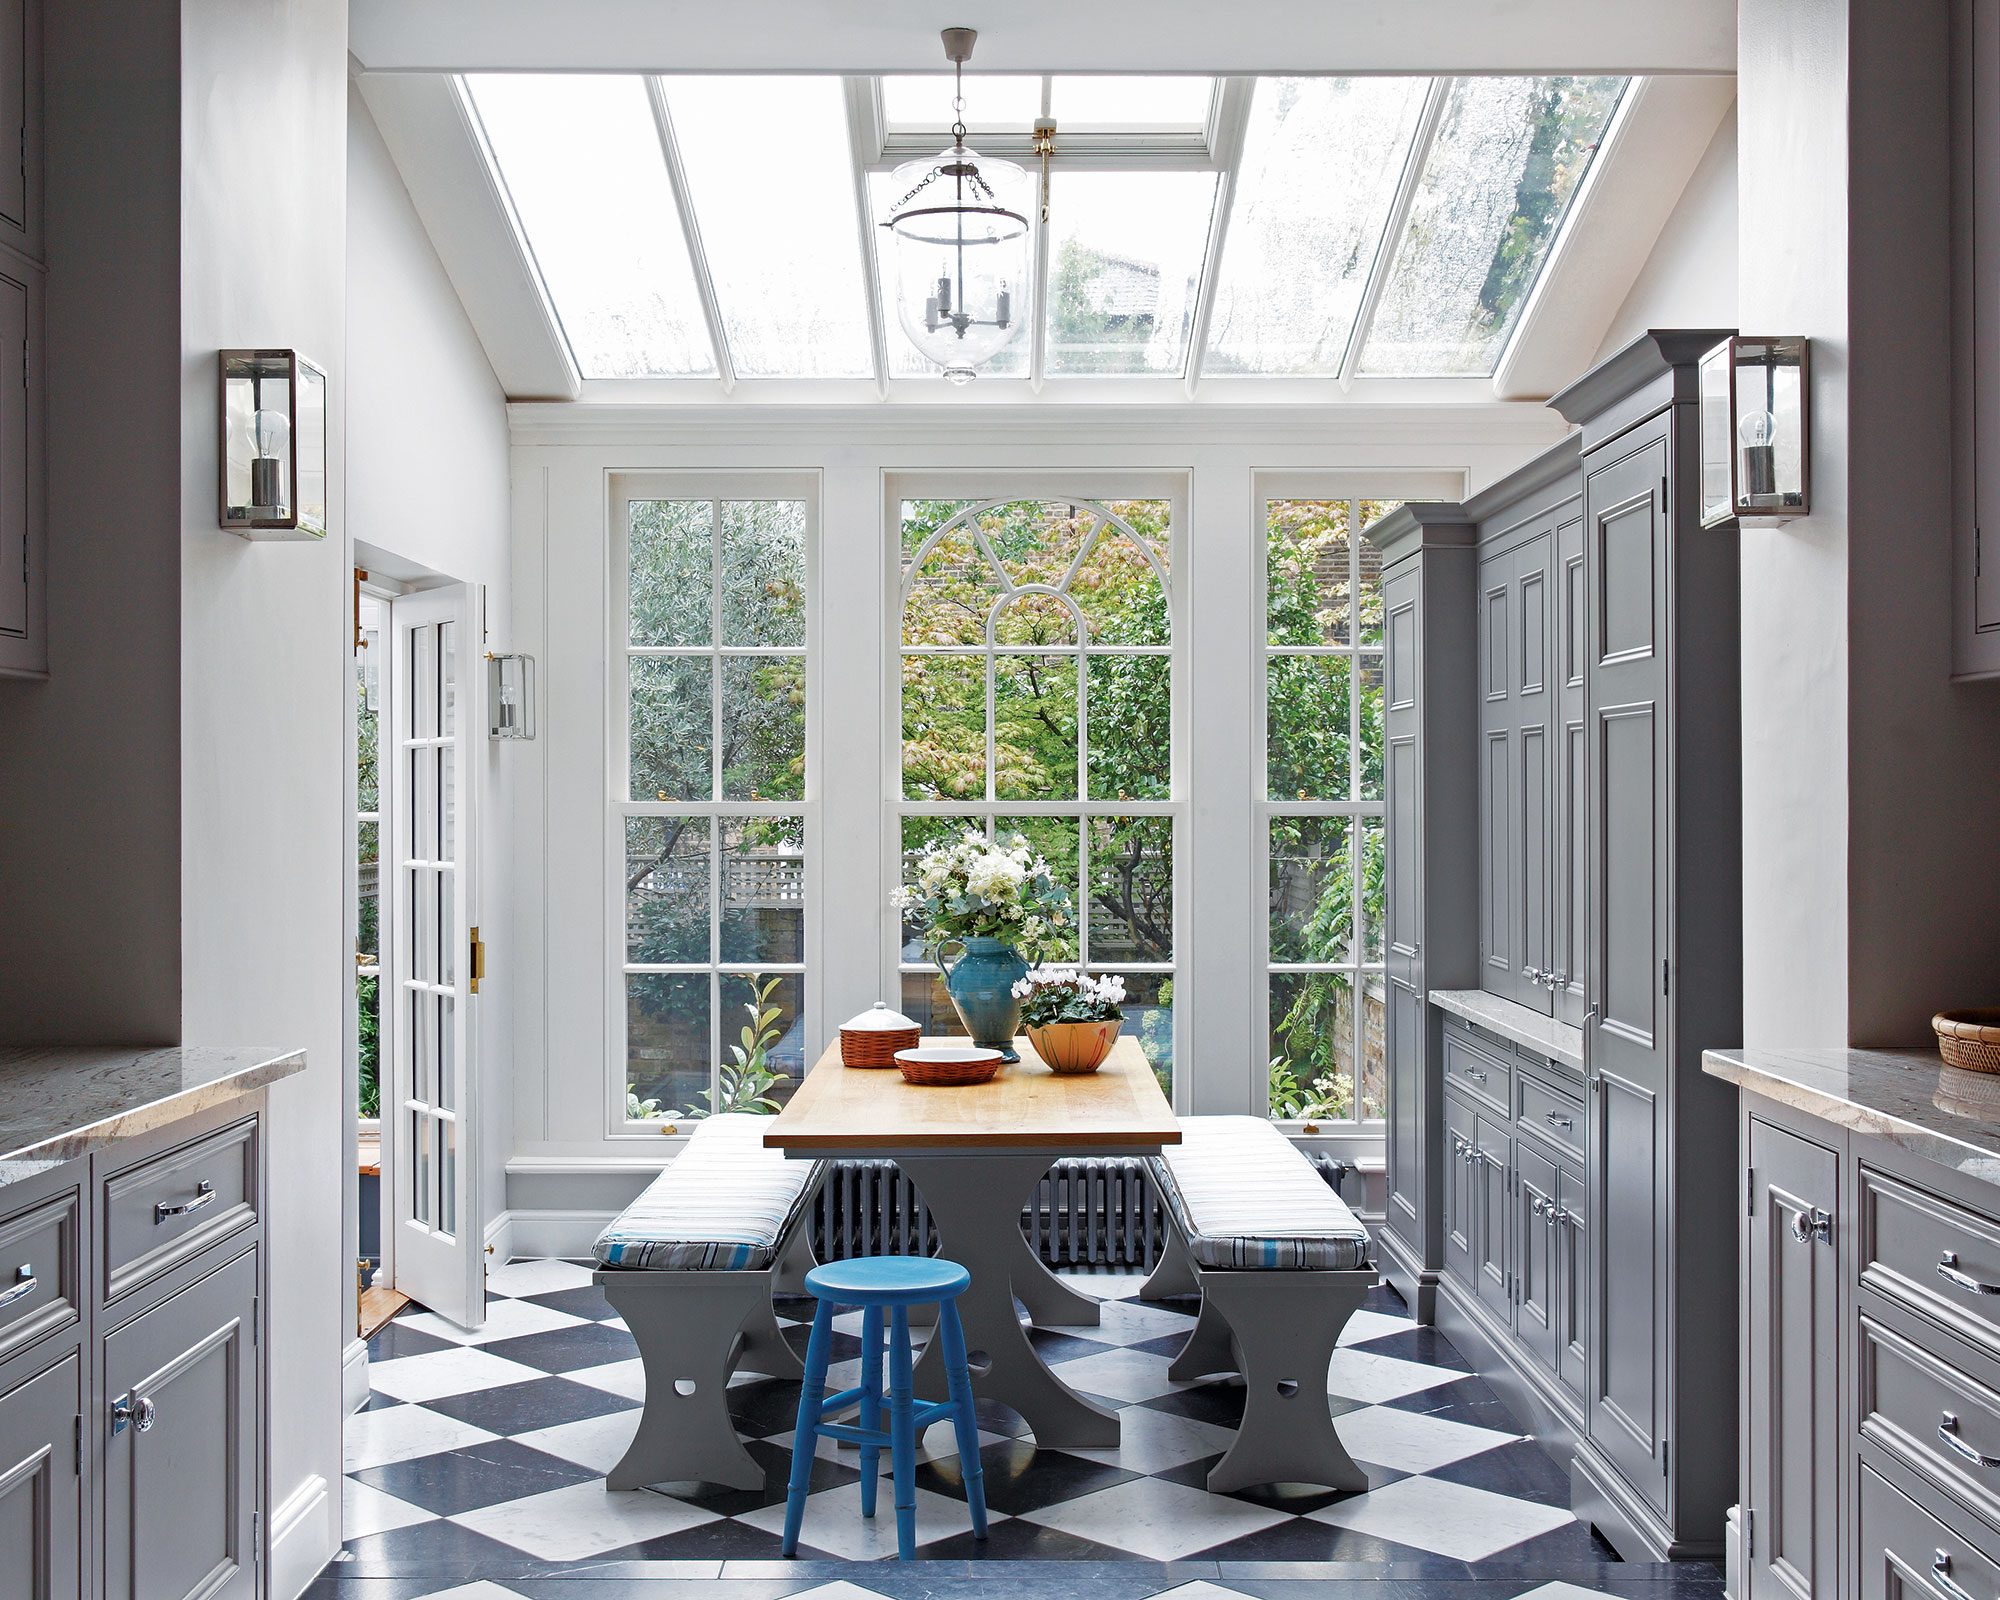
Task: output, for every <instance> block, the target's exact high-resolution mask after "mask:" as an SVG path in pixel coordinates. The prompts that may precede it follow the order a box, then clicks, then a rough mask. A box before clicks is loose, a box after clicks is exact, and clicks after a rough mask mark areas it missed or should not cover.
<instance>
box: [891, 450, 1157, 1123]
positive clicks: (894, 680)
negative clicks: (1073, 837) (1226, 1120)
mask: <svg viewBox="0 0 2000 1600" xmlns="http://www.w3.org/2000/svg"><path fill="white" fill-rule="evenodd" d="M906 500H969V501H974V502H977V503H981V504H1010V503H1014V502H1019V501H1029V500H1062V501H1075V502H1078V503H1083V502H1089V503H1092V504H1097V505H1102V504H1103V503H1105V502H1107V501H1114V500H1163V501H1165V502H1166V503H1167V507H1168V510H1167V549H1166V566H1167V617H1168V626H1169V630H1170V634H1169V642H1168V644H1167V646H1166V648H1165V649H1164V650H1163V651H1160V652H1158V653H1159V654H1163V655H1164V656H1165V658H1166V660H1167V663H1168V675H1167V693H1168V703H1169V719H1168V720H1169V726H1170V728H1171V734H1170V739H1171V744H1172V749H1171V752H1170V758H1169V763H1168V783H1167V793H1168V798H1167V799H1165V800H1151V801H1138V800H1083V799H1077V800H998V799H995V800H987V799H984V798H982V799H979V800H948V801H947V800H906V799H904V798H903V766H902V752H903V738H902V729H903V703H902V676H903V675H902V662H903V655H904V645H903V601H904V572H903V533H902V507H903V502H904V501H906ZM1189 502H1190V494H1189V484H1188V475H1187V474H1186V473H1161V472H1159V471H1157V470H1150V469H1144V468H1141V469H1135V470H1133V471H1130V472H1097V473H1087V474H1080V473H1075V472H1064V471H1052V472H1017V471H1005V472H979V473H892V474H887V475H885V478H884V482H883V495H882V519H883V545H882V551H883V573H884V604H883V620H884V629H883V633H882V657H881V671H880V675H881V679H882V683H883V686H884V698H883V718H884V721H883V724H882V725H883V728H884V730H885V737H884V739H883V771H882V790H881V793H882V817H883V824H882V852H881V860H882V878H883V882H882V907H883V909H882V931H881V940H882V951H883V983H884V986H885V993H886V994H887V995H889V996H891V997H898V998H899V997H900V996H901V994H902V985H903V976H904V974H905V973H921V972H925V971H930V970H933V969H930V968H927V967H925V966H924V965H923V964H922V963H921V962H916V963H906V962H904V961H903V960H902V918H901V914H900V913H899V912H898V911H896V910H895V909H894V908H893V907H892V906H890V905H889V899H888V897H889V892H890V891H891V890H893V889H894V888H896V887H897V886H898V884H899V883H900V882H901V881H902V853H903V818H904V817H906V816H943V817H976V818H980V819H982V820H985V821H986V822H987V824H988V827H989V831H990V829H991V826H992V823H993V820H994V819H996V818H999V817H1003V816H1004V817H1028V816H1055V817H1075V818H1077V819H1079V831H1078V852H1077V874H1078V877H1079V879H1080V880H1082V881H1080V882H1079V883H1078V884H1076V885H1073V886H1072V887H1073V888H1074V890H1075V892H1076V894H1077V898H1078V902H1079V908H1080V909H1081V908H1082V902H1083V900H1084V899H1085V898H1086V896H1087V892H1088V883H1089V836H1088V835H1089V830H1088V829H1087V828H1084V827H1082V826H1081V823H1082V822H1083V821H1087V820H1088V819H1089V818H1091V817H1129V816H1163V817H1167V818H1169V819H1170V820H1171V822H1172V825H1173V838H1174V867H1173V896H1174V919H1173V920H1174V927H1173V952H1174V959H1173V960H1171V961H1164V962H1115V963H1110V964H1108V965H1107V964H1103V963H1095V962H1093V963H1092V964H1091V970H1092V971H1098V970H1104V971H1116V972H1127V973H1164V974H1168V975H1170V976H1172V978H1173V980H1174V1005H1173V1013H1174V1022H1173V1027H1174V1040H1175V1054H1174V1066H1175V1071H1174V1078H1173V1083H1174V1094H1173V1098H1174V1103H1175V1105H1176V1107H1180V1108H1183V1109H1184V1099H1185V1094H1186V1090H1185V1087H1184V1084H1183V1077H1184V1073H1183V1072H1182V1070H1181V1058H1182V1042H1183V1041H1184V1040H1185V1039H1186V1038H1187V1032H1186V1027H1187V1024H1186V1020H1185V1019H1186V1011H1185V1009H1184V1004H1185V1002H1184V998H1183V997H1184V995H1185V994H1186V987H1187V986H1186V984H1185V982H1184V977H1185V972H1186V968H1185V965H1184V963H1185V954H1184V943H1185V941H1184V929H1185V923H1186V906H1187V900H1188V893H1189V887H1190V874H1191V872H1192V870H1193V869H1192V866H1191V863H1190V859H1189V857H1190V849H1189V845H1190V840H1189V825H1188V805H1187V782H1186V766H1187V747H1188V716H1187V707H1186V701H1187V696H1186V694H1185V693H1184V685H1185V684H1186V682H1187V648H1188V647H1187V580H1186V566H1187V547H1188V512H1189ZM965 649H966V653H968V654H980V653H983V654H984V655H986V656H987V657H988V658H991V657H992V656H994V655H1005V654H1011V653H1016V652H1011V651H1008V650H1006V649H1004V648H998V647H995V646H994V645H993V643H992V641H991V637H990V632H989V637H988V640H987V643H986V644H985V645H984V646H983V647H975V646H967V647H965ZM1050 653H1051V654H1063V655H1069V654H1077V655H1079V657H1080V656H1081V652H1077V651H1075V650H1073V649H1069V650H1059V651H1051V652H1050ZM1142 653H1154V652H1150V651H1148V652H1142ZM1080 671H1081V668H1080ZM1086 706H1087V701H1086ZM990 711H991V708H990V705H989V717H988V725H987V762H986V771H987V786H988V788H989V789H990V788H991V787H992V778H993V760H992V724H991V716H990ZM1087 714H1088V713H1087V709H1086V710H1085V712H1084V714H1083V716H1080V717H1079V737H1080V738H1087V722H1086V721H1085V720H1084V718H1085V717H1087ZM1079 785H1080V787H1083V788H1085V789H1087V788H1088V777H1087V773H1086V771H1085V770H1083V769H1082V767H1081V764H1080V770H1079ZM1085 914H1086V916H1087V912H1086V913H1085ZM1083 937H1084V934H1083V931H1082V930H1079V939H1080V940H1081V939H1082V938H1083ZM892 1003H893V1000H892Z"/></svg>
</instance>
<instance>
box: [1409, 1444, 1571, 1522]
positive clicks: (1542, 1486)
mask: <svg viewBox="0 0 2000 1600" xmlns="http://www.w3.org/2000/svg"><path fill="white" fill-rule="evenodd" d="M1425 1476H1427V1477H1432V1478H1438V1479H1441V1480H1443V1481H1444V1482H1446V1483H1462V1484H1464V1485H1465V1486H1466V1487H1467V1488H1468V1489H1490V1490H1492V1492H1493V1493H1495V1494H1504V1495H1511V1496H1512V1497H1513V1498H1514V1499H1516V1500H1532V1501H1534V1502H1535V1503H1536V1504H1537V1505H1544V1506H1561V1507H1563V1508H1565V1509H1567V1508H1568V1506H1569V1503H1570V1482H1569V1474H1568V1473H1567V1472H1565V1471H1563V1469H1562V1468H1561V1467H1559V1466H1557V1465H1556V1464H1555V1461H1554V1460H1553V1459H1552V1458H1551V1457H1550V1455H1549V1453H1548V1452H1547V1451H1546V1450H1544V1449H1543V1448H1542V1447H1541V1446H1540V1445H1538V1444H1536V1443H1535V1442H1534V1440H1532V1439H1520V1440H1517V1441H1515V1442H1514V1443H1513V1444H1503V1445H1498V1446H1496V1447H1495V1448H1494V1449H1491V1450H1482V1451H1480V1453H1479V1454H1478V1455H1476V1456H1467V1457H1466V1458H1465V1459H1464V1460H1463V1461H1454V1462H1453V1463H1452V1464H1451V1465H1450V1466H1448V1467H1439V1468H1438V1469H1437V1470H1436V1471H1435V1472H1431V1473H1427V1474H1425Z"/></svg>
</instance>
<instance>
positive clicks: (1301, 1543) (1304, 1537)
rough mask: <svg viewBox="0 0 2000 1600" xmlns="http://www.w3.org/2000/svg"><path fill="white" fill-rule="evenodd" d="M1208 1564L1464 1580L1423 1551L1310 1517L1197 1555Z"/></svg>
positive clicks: (1456, 1564)
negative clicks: (1303, 1566)
mask: <svg viewBox="0 0 2000 1600" xmlns="http://www.w3.org/2000/svg"><path fill="white" fill-rule="evenodd" d="M1201 1555H1202V1557H1203V1559H1205V1560H1209V1561H1364V1562H1371V1563H1382V1564H1393V1565H1396V1566H1400V1567H1404V1568H1407V1569H1408V1570H1407V1573H1406V1575H1407V1576H1409V1577H1412V1578H1420V1577H1422V1578H1439V1579H1445V1578H1464V1577H1469V1576H1470V1575H1471V1569H1469V1568H1468V1567H1467V1566H1466V1564H1465V1563H1464V1562H1463V1561H1448V1560H1445V1559H1444V1558H1443V1557H1441V1556H1436V1555H1432V1554H1431V1553H1430V1552H1429V1551H1427V1550H1418V1549H1414V1548H1412V1547H1411V1546H1409V1545H1403V1544H1396V1543H1394V1542H1393V1541H1391V1540H1388V1539H1378V1538H1376V1537H1375V1536H1374V1535H1373V1534H1367V1533H1357V1532H1355V1531H1354V1530H1353V1529H1352V1528H1336V1527H1333V1526H1332V1525H1331V1524H1329V1523H1324V1522H1315V1521H1313V1520H1312V1518H1310V1517H1294V1518H1293V1519H1292V1520H1291V1521H1290V1522H1280V1523H1277V1524H1275V1525H1273V1526H1272V1527H1269V1528H1260V1529H1259V1530H1258V1531H1257V1532H1255V1533H1249V1534H1245V1535H1244V1536H1243V1537H1242V1538H1240V1539H1231V1540H1229V1541H1228V1542H1227V1543H1226V1544H1219V1545H1215V1546H1213V1547H1212V1548H1210V1549H1207V1550H1203V1551H1202V1552H1201Z"/></svg>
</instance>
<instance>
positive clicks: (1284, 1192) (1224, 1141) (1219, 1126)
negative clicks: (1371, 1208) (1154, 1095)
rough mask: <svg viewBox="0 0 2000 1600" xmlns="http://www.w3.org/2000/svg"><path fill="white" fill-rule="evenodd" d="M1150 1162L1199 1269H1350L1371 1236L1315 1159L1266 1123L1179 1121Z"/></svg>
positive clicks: (1363, 1259)
mask: <svg viewBox="0 0 2000 1600" xmlns="http://www.w3.org/2000/svg"><path fill="white" fill-rule="evenodd" d="M1180 1124H1181V1142H1180V1143H1179V1144H1177V1145H1168V1146H1167V1147H1166V1149H1165V1150H1163V1151H1161V1153H1160V1154H1159V1155H1157V1156H1155V1157H1154V1158H1153V1169H1154V1171H1155V1173H1156V1174H1157V1175H1158V1177H1159V1179H1160V1188H1161V1190H1162V1191H1163V1192H1164V1193H1165V1194H1166V1197H1167V1203H1168V1204H1169V1205H1171V1206H1172V1207H1173V1208H1174V1216H1175V1218H1176V1219H1177V1220H1178V1221H1179V1223H1180V1228H1181V1234H1182V1236H1183V1237H1184V1238H1185V1239H1186V1240H1187V1244H1188V1254H1189V1255H1191V1256H1192V1257H1193V1258H1194V1261H1195V1264H1196V1265H1197V1266H1203V1267H1221V1268H1225V1269H1228V1268H1239V1269H1240V1268H1246V1267H1247V1268H1256V1267H1271V1268H1291V1269H1300V1268H1307V1269H1317V1270H1320V1271H1351V1270H1353V1269H1355V1268H1358V1267H1365V1266H1367V1265H1368V1230H1367V1229H1366V1228H1364V1227H1362V1226H1361V1224H1360V1222H1359V1221H1357V1220H1356V1219H1355V1215H1354V1213H1353V1212H1352V1211H1349V1210H1348V1209H1347V1204H1346V1202H1345V1201H1343V1200H1342V1199H1341V1198H1340V1196H1339V1195H1337V1194H1335V1193H1334V1192H1333V1190H1332V1189H1331V1188H1329V1187H1328V1186H1327V1184H1326V1181H1325V1180H1324V1179H1322V1178H1321V1177H1320V1175H1319V1174H1318V1173H1317V1172H1316V1171H1314V1170H1313V1165H1312V1163H1311V1162H1310V1161H1308V1160H1306V1158H1305V1157H1304V1156H1303V1155H1301V1154H1300V1153H1299V1152H1298V1151H1297V1150H1296V1149H1294V1148H1293V1146H1292V1142H1291V1140H1289V1139H1287V1138H1286V1137H1285V1136H1284V1135H1283V1134H1282V1133H1280V1132H1279V1131H1278V1130H1277V1129H1276V1128H1274V1127H1272V1126H1271V1124H1270V1123H1268V1122H1266V1121H1264V1120H1263V1119H1262V1118H1260V1117H1182V1118H1181V1119H1180Z"/></svg>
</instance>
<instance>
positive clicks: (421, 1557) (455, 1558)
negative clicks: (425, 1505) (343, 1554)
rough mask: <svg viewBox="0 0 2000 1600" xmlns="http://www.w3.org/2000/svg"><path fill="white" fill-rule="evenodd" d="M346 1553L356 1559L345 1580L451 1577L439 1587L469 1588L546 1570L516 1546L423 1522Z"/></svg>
mask: <svg viewBox="0 0 2000 1600" xmlns="http://www.w3.org/2000/svg"><path fill="white" fill-rule="evenodd" d="M346 1548H347V1551H348V1553H349V1555H350V1556H351V1557H352V1558H353V1559H352V1560H349V1561H344V1562H342V1563H341V1572H342V1575H343V1576H346V1577H355V1578H359V1577H365V1576H367V1575H369V1574H370V1573H373V1572H379V1573H381V1574H382V1575H384V1576H386V1577H403V1576H407V1575H411V1574H425V1575H442V1576H445V1577H446V1578H447V1580H448V1581H447V1582H446V1583H445V1584H440V1585H439V1587H449V1585H450V1584H452V1583H463V1582H468V1581H470V1579H472V1578H473V1577H481V1578H492V1579H494V1580H495V1581H496V1582H498V1581H504V1577H505V1575H506V1574H508V1573H510V1572H521V1571H532V1570H534V1569H536V1568H538V1567H539V1566H540V1565H541V1563H539V1562H537V1561H535V1560H534V1558H533V1557H531V1556H526V1555H523V1554H522V1553H521V1552H520V1551H519V1550H516V1549H515V1548H514V1547H513V1546H512V1545H505V1544H502V1543H501V1542H500V1541H499V1540H498V1539H489V1538H487V1537H486V1536H485V1535H484V1534H480V1533H474V1532H473V1531H472V1530H471V1529H470V1528H461V1527H460V1526H459V1525H458V1524H457V1523H455V1522H444V1521H438V1522H419V1523H417V1524H415V1525H414V1526H412V1527H408V1528H391V1529H390V1530H389V1531H388V1532H387V1533H371V1534H369V1535H368V1536H367V1537H366V1538H363V1539H350V1540H348V1542H347V1547H346ZM454 1574H458V1575H462V1576H453V1575H454Z"/></svg>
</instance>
